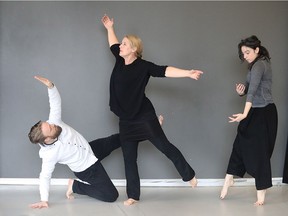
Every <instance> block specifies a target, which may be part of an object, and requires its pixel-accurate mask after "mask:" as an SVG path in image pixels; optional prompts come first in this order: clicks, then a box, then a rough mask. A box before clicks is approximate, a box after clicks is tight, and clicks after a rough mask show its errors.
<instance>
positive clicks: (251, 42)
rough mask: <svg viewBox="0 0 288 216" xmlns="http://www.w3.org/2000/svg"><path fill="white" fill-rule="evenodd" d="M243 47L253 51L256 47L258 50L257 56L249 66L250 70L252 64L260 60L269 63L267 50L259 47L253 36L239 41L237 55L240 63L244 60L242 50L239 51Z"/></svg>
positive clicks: (258, 42) (256, 39)
mask: <svg viewBox="0 0 288 216" xmlns="http://www.w3.org/2000/svg"><path fill="white" fill-rule="evenodd" d="M243 46H246V47H249V48H251V49H254V50H255V49H256V48H257V47H258V48H259V56H258V57H257V58H256V59H255V60H254V61H253V62H251V63H250V64H249V68H250V69H251V67H252V66H253V64H254V63H255V62H256V61H257V60H258V59H260V58H261V59H264V60H266V61H270V59H271V58H270V55H269V52H268V50H267V49H266V48H265V47H264V46H262V45H261V41H260V40H259V39H258V38H257V37H256V36H255V35H252V36H250V37H248V38H245V39H243V40H241V42H240V43H239V44H238V55H239V58H240V60H241V61H242V62H243V61H244V60H245V59H244V56H243V53H242V50H241V48H242V47H243Z"/></svg>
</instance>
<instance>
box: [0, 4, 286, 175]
mask: <svg viewBox="0 0 288 216" xmlns="http://www.w3.org/2000/svg"><path fill="white" fill-rule="evenodd" d="M105 13H107V14H109V15H110V16H112V17H114V19H115V28H116V33H117V35H118V37H119V39H120V40H121V39H122V38H123V36H124V35H125V34H126V33H134V34H137V35H139V36H140V37H141V38H142V40H143V42H144V58H145V59H146V60H151V61H153V62H155V63H158V64H168V65H173V66H177V67H181V68H187V69H189V68H198V69H201V70H203V71H205V74H204V75H203V77H202V79H201V80H200V81H194V80H190V79H157V78H155V79H154V78H153V79H151V81H150V83H149V85H148V87H147V95H148V96H149V98H150V99H151V100H152V102H153V103H154V105H155V108H156V110H157V113H158V114H163V115H164V117H165V122H164V126H163V128H164V131H165V132H166V134H167V136H168V138H169V139H170V141H171V142H172V143H174V144H175V145H176V146H177V147H178V148H179V149H180V150H181V151H182V152H183V154H184V156H185V157H186V158H187V160H188V162H189V163H190V164H191V165H192V167H193V168H194V169H195V171H196V172H197V176H198V178H223V177H224V174H225V171H226V166H227V163H228V159H229V155H230V152H231V149H232V143H233V140H234V137H235V135H236V128H237V124H231V123H228V116H229V115H231V114H233V113H238V112H241V111H242V110H243V107H244V102H245V98H240V97H238V96H237V94H236V92H235V83H237V82H243V81H244V80H245V77H246V65H245V64H241V63H240V61H239V59H238V56H237V44H238V42H239V41H240V39H242V38H244V37H246V36H250V35H251V34H256V35H257V36H258V37H259V38H260V39H261V40H262V42H263V45H265V46H266V47H267V48H268V50H269V51H270V54H271V56H272V66H273V72H274V86H273V92H274V98H275V103H276V105H277V106H278V112H279V131H278V137H277V143H276V147H275V151H274V155H273V158H272V169H273V176H274V177H281V176H282V169H283V163H284V152H285V148H286V138H287V122H288V121H287V120H288V119H287V112H286V111H287V78H288V73H287V71H288V63H287V56H288V51H287V50H288V49H287V48H288V40H287V38H288V2H215V1H213V2H90V1H89V2H0V25H1V28H0V48H1V49H0V52H1V54H0V69H1V74H0V76H1V77H0V99H1V100H0V101H1V102H0V177H1V178H18V177H19V178H37V177H38V175H39V172H40V165H41V160H40V159H39V155H38V150H39V147H38V146H35V145H32V144H30V143H29V140H28V138H27V133H28V131H29V130H30V127H31V126H32V125H33V124H34V123H35V122H36V121H38V120H40V119H42V120H46V119H47V117H48V111H49V110H48V97H47V89H46V88H45V87H44V86H43V85H41V84H40V83H38V82H37V81H36V80H34V79H33V76H34V75H36V74H40V75H42V76H45V77H48V78H50V79H51V80H52V81H54V82H55V84H56V85H57V86H58V88H59V91H60V93H61V95H62V102H63V120H64V121H65V122H66V123H68V124H70V125H72V126H73V127H74V128H75V129H77V130H78V131H79V132H81V133H82V134H83V135H84V136H85V137H86V138H87V140H89V141H90V140H92V139H94V138H99V137H104V136H108V135H110V134H112V133H116V132H117V131H118V120H117V118H116V117H115V116H114V114H113V113H111V112H110V111H109V106H108V97H109V94H108V93H109V88H108V85H109V77H110V73H111V70H112V67H113V64H114V58H113V57H112V55H111V53H110V51H109V49H108V44H107V38H106V30H105V29H104V27H103V26H102V24H101V21H100V19H101V17H102V16H103V15H104V14H105ZM103 164H104V166H105V168H106V169H107V172H108V173H109V174H110V176H111V178H113V179H117V178H119V179H123V178H124V168H123V158H122V154H121V150H116V151H115V152H114V153H113V154H112V155H111V156H110V157H109V158H107V159H105V160H104V161H103ZM139 170H140V176H141V178H152V179H154V178H155V179H156V178H179V176H178V174H177V173H176V170H175V169H174V167H173V166H172V163H171V162H170V161H169V160H168V159H167V158H165V157H164V156H163V155H162V154H161V153H160V152H158V151H157V150H156V149H155V147H154V146H152V145H151V144H150V143H148V142H144V143H142V144H141V145H140V147H139ZM70 176H72V172H71V171H70V170H69V169H68V167H66V166H63V165H59V166H57V167H56V170H55V172H54V176H53V177H59V178H65V177H70Z"/></svg>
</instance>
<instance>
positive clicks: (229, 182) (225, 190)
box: [220, 174, 234, 199]
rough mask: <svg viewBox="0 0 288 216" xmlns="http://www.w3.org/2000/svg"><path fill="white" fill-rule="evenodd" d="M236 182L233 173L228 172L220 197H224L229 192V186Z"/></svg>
mask: <svg viewBox="0 0 288 216" xmlns="http://www.w3.org/2000/svg"><path fill="white" fill-rule="evenodd" d="M233 184H234V180H233V175H230V174H226V176H225V181H224V185H223V187H222V190H221V194H220V199H224V198H225V197H226V195H227V193H228V189H229V187H231V186H232V185H233Z"/></svg>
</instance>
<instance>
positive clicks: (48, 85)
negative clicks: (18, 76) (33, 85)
mask: <svg viewBox="0 0 288 216" xmlns="http://www.w3.org/2000/svg"><path fill="white" fill-rule="evenodd" d="M34 78H35V79H37V80H39V81H40V82H42V83H43V84H44V85H46V86H47V87H48V88H53V86H54V85H53V83H52V82H51V81H50V80H48V79H46V78H44V77H41V76H34Z"/></svg>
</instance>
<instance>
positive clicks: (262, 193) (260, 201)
mask: <svg viewBox="0 0 288 216" xmlns="http://www.w3.org/2000/svg"><path fill="white" fill-rule="evenodd" d="M266 191H267V190H266V189H265V190H257V201H256V202H255V203H254V205H255V206H262V205H264V201H265V194H266Z"/></svg>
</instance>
